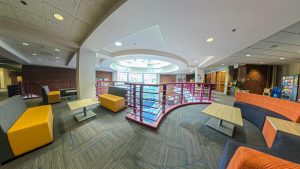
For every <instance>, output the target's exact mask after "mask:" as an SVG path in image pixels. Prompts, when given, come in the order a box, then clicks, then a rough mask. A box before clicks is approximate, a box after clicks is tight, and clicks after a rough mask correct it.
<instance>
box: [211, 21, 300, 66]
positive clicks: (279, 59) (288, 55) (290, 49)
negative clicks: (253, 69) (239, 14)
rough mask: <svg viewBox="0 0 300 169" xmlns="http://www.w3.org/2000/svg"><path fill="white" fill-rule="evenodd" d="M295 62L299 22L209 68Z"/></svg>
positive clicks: (299, 53)
mask: <svg viewBox="0 0 300 169" xmlns="http://www.w3.org/2000/svg"><path fill="white" fill-rule="evenodd" d="M249 55H250V56H249ZM295 62H298V63H300V22H298V23H296V24H294V25H291V26H289V27H287V28H286V29H283V30H281V31H279V32H278V33H275V34H273V35H271V36H269V37H267V38H265V39H263V40H261V41H259V42H257V43H255V44H253V45H251V46H249V47H247V48H245V49H243V50H241V51H239V52H237V53H235V54H233V55H231V56H230V57H228V58H226V59H224V60H222V61H219V62H217V63H215V64H213V65H212V66H211V67H216V66H220V65H221V66H222V65H223V64H224V65H234V64H246V63H247V64H269V65H282V64H288V63H295Z"/></svg>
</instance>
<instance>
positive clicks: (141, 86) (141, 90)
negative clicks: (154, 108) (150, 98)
mask: <svg viewBox="0 0 300 169" xmlns="http://www.w3.org/2000/svg"><path fill="white" fill-rule="evenodd" d="M143 89H144V85H143V84H141V85H140V121H141V122H143V104H144V103H143V93H144V91H143Z"/></svg>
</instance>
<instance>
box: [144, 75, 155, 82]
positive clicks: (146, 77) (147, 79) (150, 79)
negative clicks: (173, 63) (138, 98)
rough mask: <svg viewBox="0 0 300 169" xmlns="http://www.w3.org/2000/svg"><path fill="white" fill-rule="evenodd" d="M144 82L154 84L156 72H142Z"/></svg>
mask: <svg viewBox="0 0 300 169" xmlns="http://www.w3.org/2000/svg"><path fill="white" fill-rule="evenodd" d="M144 83H146V84H156V83H157V75H156V74H144Z"/></svg>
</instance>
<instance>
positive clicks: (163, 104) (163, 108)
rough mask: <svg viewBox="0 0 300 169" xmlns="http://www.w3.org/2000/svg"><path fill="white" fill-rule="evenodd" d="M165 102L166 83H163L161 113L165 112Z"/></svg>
mask: <svg viewBox="0 0 300 169" xmlns="http://www.w3.org/2000/svg"><path fill="white" fill-rule="evenodd" d="M166 103H167V85H166V84H164V85H163V102H162V113H165V112H166Z"/></svg>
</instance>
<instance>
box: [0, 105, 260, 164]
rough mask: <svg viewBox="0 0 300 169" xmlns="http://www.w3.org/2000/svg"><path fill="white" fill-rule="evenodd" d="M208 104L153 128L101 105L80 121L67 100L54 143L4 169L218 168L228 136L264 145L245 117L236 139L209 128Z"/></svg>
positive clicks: (59, 109) (57, 109)
mask: <svg viewBox="0 0 300 169" xmlns="http://www.w3.org/2000/svg"><path fill="white" fill-rule="evenodd" d="M39 101H40V100H34V101H31V102H30V103H29V105H31V106H32V105H35V104H37V103H38V102H39ZM219 101H220V99H219ZM220 102H221V101H220ZM206 106H207V105H192V106H185V107H182V108H179V109H177V110H175V111H173V112H171V113H170V114H169V115H168V116H167V118H166V119H165V120H164V121H163V123H162V125H161V126H160V127H159V129H158V130H156V131H153V130H149V129H147V128H144V127H142V126H139V125H136V124H133V123H129V122H128V121H127V120H125V112H124V111H123V112H119V113H111V112H109V111H108V110H106V109H103V108H101V107H94V108H91V109H92V110H93V111H94V112H95V113H96V114H97V116H96V117H95V118H92V119H90V120H88V121H85V122H82V123H79V122H77V121H76V120H75V119H74V113H76V112H71V111H70V110H69V108H68V106H67V104H66V101H65V102H63V103H60V104H55V105H53V111H54V116H55V117H54V127H55V128H54V135H55V140H54V142H53V143H52V144H49V145H47V146H44V147H42V148H40V149H37V150H35V151H33V152H31V153H28V154H26V155H24V156H22V157H19V158H17V159H14V160H12V161H11V162H8V163H7V164H4V165H3V166H2V167H1V168H3V169H4V168H7V169H13V168H22V169H77V168H78V169H81V168H82V169H92V168H99V169H100V168H101V169H102V168H120V169H121V168H122V169H134V168H147V169H148V168H149V169H154V168H161V169H162V168H163V169H168V168H170V169H171V168H172V169H173V168H174V169H184V168H189V169H193V168H197V169H199V168H200V169H201V168H205V169H206V168H207V169H216V168H217V165H218V160H219V157H220V156H221V154H222V151H223V148H224V145H225V143H226V141H227V140H228V139H234V140H237V141H240V142H243V143H248V144H251V145H258V146H265V143H264V141H263V137H262V134H261V132H260V131H259V130H258V129H257V128H256V127H255V126H254V125H252V124H251V123H249V122H248V121H246V120H244V127H237V128H236V130H235V134H234V138H229V137H227V136H225V135H223V134H221V133H219V132H217V131H215V130H213V129H211V128H209V127H207V126H205V125H204V123H205V122H206V121H207V120H208V119H209V116H208V115H205V114H203V113H200V112H201V110H202V109H204V108H205V107H206Z"/></svg>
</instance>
